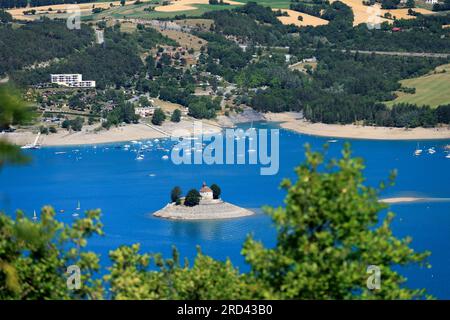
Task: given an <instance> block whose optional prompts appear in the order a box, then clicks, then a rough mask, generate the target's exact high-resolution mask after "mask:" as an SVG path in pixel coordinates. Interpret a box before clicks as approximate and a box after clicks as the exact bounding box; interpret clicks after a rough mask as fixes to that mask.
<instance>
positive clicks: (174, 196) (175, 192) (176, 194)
mask: <svg viewBox="0 0 450 320" xmlns="http://www.w3.org/2000/svg"><path fill="white" fill-rule="evenodd" d="M180 197H181V188H180V187H178V186H177V187H175V188H173V189H172V192H171V193H170V200H172V202H175V203H176V204H177V205H179V204H180V203H181V201H180Z"/></svg>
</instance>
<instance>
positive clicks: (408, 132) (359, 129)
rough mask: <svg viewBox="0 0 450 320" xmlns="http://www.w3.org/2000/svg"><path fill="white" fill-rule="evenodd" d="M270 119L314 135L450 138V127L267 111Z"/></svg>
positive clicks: (406, 138) (378, 138)
mask: <svg viewBox="0 0 450 320" xmlns="http://www.w3.org/2000/svg"><path fill="white" fill-rule="evenodd" d="M265 116H266V119H267V120H268V121H275V122H281V127H282V128H284V129H288V130H293V131H296V132H299V133H304V134H308V135H314V136H323V137H333V138H350V139H373V140H422V139H423V140H425V139H427V140H428V139H429V140H433V139H450V128H449V127H439V128H414V129H405V128H390V127H373V126H360V125H353V124H348V125H339V124H324V123H311V122H309V121H305V120H302V119H299V118H298V117H296V116H295V114H294V113H290V112H284V113H267V114H266V115H265Z"/></svg>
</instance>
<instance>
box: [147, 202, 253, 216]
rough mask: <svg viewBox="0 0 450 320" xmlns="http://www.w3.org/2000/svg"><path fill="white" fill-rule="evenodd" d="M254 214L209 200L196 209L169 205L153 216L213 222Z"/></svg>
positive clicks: (234, 206) (224, 203)
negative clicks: (214, 220)
mask: <svg viewBox="0 0 450 320" xmlns="http://www.w3.org/2000/svg"><path fill="white" fill-rule="evenodd" d="M253 214H254V212H253V211H250V210H247V209H244V208H241V207H238V206H236V205H234V204H231V203H228V202H225V201H222V200H208V201H205V202H203V201H202V202H200V204H199V205H198V206H195V207H186V206H183V205H179V206H177V205H175V204H173V203H169V204H167V205H166V206H165V207H164V208H162V209H161V210H158V211H156V212H155V213H153V216H155V217H159V218H165V219H173V220H212V219H231V218H239V217H246V216H250V215H253Z"/></svg>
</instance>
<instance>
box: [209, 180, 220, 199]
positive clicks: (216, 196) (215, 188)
mask: <svg viewBox="0 0 450 320" xmlns="http://www.w3.org/2000/svg"><path fill="white" fill-rule="evenodd" d="M210 188H211V190H212V192H213V199H219V198H220V193H221V192H222V190H220V187H219V186H218V185H217V184H215V183H213V184H212V185H211V187H210Z"/></svg>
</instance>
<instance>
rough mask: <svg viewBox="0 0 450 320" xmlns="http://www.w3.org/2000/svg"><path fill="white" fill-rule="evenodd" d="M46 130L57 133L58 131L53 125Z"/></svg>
mask: <svg viewBox="0 0 450 320" xmlns="http://www.w3.org/2000/svg"><path fill="white" fill-rule="evenodd" d="M48 131H50V133H57V132H58V130H56V128H55V127H50V128H48Z"/></svg>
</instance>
